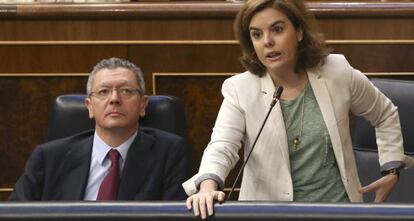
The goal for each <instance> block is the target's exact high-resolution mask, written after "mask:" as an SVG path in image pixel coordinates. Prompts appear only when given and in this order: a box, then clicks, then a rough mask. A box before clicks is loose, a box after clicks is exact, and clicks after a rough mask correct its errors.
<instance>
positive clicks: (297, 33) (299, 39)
mask: <svg viewBox="0 0 414 221" xmlns="http://www.w3.org/2000/svg"><path fill="white" fill-rule="evenodd" d="M296 38H297V39H298V42H301V41H302V40H303V30H302V28H299V29H298V30H297V31H296Z"/></svg>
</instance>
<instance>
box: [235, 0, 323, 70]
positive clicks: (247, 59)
mask: <svg viewBox="0 0 414 221" xmlns="http://www.w3.org/2000/svg"><path fill="white" fill-rule="evenodd" d="M266 8H274V9H276V10H278V11H280V12H282V13H283V14H285V15H286V16H287V17H288V18H289V20H290V22H292V24H293V26H294V27H295V29H296V30H298V29H302V31H303V39H302V41H301V42H300V43H299V45H298V62H297V64H296V67H295V71H299V70H306V69H309V68H313V67H315V66H317V65H319V64H323V62H324V61H325V58H326V57H327V56H328V54H329V53H330V50H329V49H328V48H327V47H326V45H325V39H324V38H323V36H322V35H321V34H320V33H319V32H318V31H317V30H316V28H315V18H314V16H313V15H312V14H311V13H310V12H309V11H308V10H307V8H306V6H305V4H304V3H303V1H301V0H247V2H246V3H245V5H244V7H243V8H242V9H241V10H240V11H239V13H238V14H237V17H236V20H235V22H234V31H235V34H236V38H237V39H238V40H239V41H240V47H241V49H242V53H243V55H242V57H241V59H240V61H241V63H242V65H243V66H244V67H245V68H246V69H247V70H249V71H250V72H251V73H253V74H255V75H258V76H263V75H264V74H265V73H266V67H265V66H264V65H263V64H262V63H261V62H260V60H259V59H258V58H257V55H256V53H255V50H254V47H253V43H252V41H251V38H250V30H249V25H250V21H251V20H252V18H253V16H254V15H255V14H257V13H258V12H260V11H262V10H264V9H266Z"/></svg>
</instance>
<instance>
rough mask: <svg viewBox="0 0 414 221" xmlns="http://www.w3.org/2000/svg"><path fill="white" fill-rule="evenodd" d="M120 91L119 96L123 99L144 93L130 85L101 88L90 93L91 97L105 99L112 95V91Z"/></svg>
mask: <svg viewBox="0 0 414 221" xmlns="http://www.w3.org/2000/svg"><path fill="white" fill-rule="evenodd" d="M115 90H116V92H117V93H118V95H119V96H121V98H123V99H128V98H131V97H133V96H135V95H136V94H140V95H142V91H141V89H135V88H129V87H121V88H100V89H98V90H97V91H93V92H91V93H89V97H96V98H98V99H100V100H105V99H107V98H108V97H110V96H111V95H112V92H113V91H115Z"/></svg>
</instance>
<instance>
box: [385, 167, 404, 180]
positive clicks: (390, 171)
mask: <svg viewBox="0 0 414 221" xmlns="http://www.w3.org/2000/svg"><path fill="white" fill-rule="evenodd" d="M388 174H394V175H397V178H400V170H399V169H398V168H392V169H390V170H384V171H382V172H381V175H382V176H386V175H388Z"/></svg>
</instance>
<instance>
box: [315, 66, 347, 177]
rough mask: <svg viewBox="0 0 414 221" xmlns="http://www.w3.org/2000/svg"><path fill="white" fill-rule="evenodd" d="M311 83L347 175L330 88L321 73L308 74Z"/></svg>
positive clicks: (337, 157)
mask: <svg viewBox="0 0 414 221" xmlns="http://www.w3.org/2000/svg"><path fill="white" fill-rule="evenodd" d="M308 78H309V82H310V84H311V86H312V89H313V92H314V94H315V97H316V100H317V102H318V104H319V107H320V109H321V112H322V116H323V119H324V121H325V124H326V127H327V129H328V132H329V136H330V138H331V141H332V147H333V150H334V153H335V156H336V160H337V162H338V165H339V169H340V170H341V174H344V175H345V174H346V171H345V169H344V168H345V163H344V157H343V151H342V148H341V147H342V144H341V138H340V136H339V131H338V126H337V123H336V122H337V121H336V117H335V112H334V109H333V106H332V101H331V97H330V96H329V94H330V93H329V91H328V88H327V87H326V82H325V80H324V79H323V78H322V77H321V76H320V74H319V72H312V71H309V72H308Z"/></svg>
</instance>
